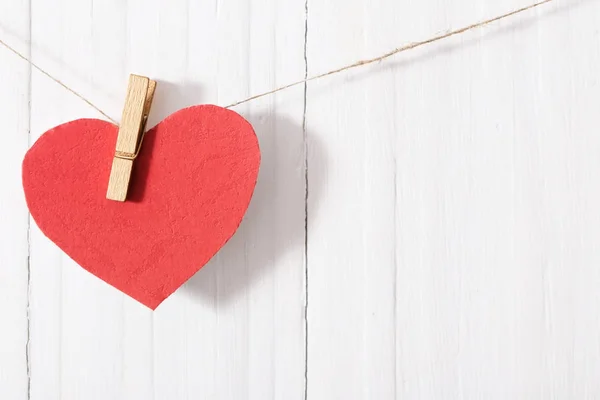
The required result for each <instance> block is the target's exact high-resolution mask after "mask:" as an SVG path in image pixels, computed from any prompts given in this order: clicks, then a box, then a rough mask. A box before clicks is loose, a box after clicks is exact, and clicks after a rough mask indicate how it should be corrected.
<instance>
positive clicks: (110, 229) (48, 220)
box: [23, 105, 260, 309]
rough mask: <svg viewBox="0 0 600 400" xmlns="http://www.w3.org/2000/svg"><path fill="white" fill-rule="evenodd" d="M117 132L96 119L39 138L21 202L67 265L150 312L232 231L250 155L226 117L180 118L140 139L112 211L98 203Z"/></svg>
mask: <svg viewBox="0 0 600 400" xmlns="http://www.w3.org/2000/svg"><path fill="white" fill-rule="evenodd" d="M117 133H118V128H117V127H116V126H115V125H113V124H110V123H108V122H105V121H101V120H97V119H81V120H77V121H73V122H69V123H66V124H64V125H60V126H57V127H56V128H53V129H51V130H49V131H48V132H46V133H44V134H43V135H42V136H41V137H40V139H39V140H38V141H37V142H36V143H35V144H34V145H33V146H32V147H31V149H30V150H29V151H28V152H27V154H26V155H25V159H24V160H23V187H24V190H25V197H26V199H27V205H28V206H29V210H30V212H31V215H32V216H33V218H34V219H35V221H36V223H37V224H38V226H39V228H40V229H41V230H42V232H43V233H44V234H45V235H46V236H47V237H48V238H50V239H51V240H52V241H53V242H54V243H56V244H57V245H58V246H59V247H60V248H61V249H62V250H63V251H64V252H65V253H67V254H68V255H69V256H70V257H71V258H72V259H73V260H75V261H76V262H77V263H78V264H79V265H81V266H82V267H83V268H85V269H86V270H88V271H89V272H91V273H92V274H94V275H96V276H97V277H99V278H101V279H102V280H104V281H105V282H107V283H109V284H110V285H112V286H114V287H115V288H117V289H119V290H120V291H122V292H124V293H126V294H128V295H129V296H131V297H133V298H134V299H136V300H138V301H139V302H141V303H143V304H145V305H146V306H148V307H150V308H151V309H155V308H156V307H157V306H158V305H159V304H160V303H161V302H162V301H163V300H164V299H166V298H167V297H168V296H169V295H170V294H172V293H173V292H174V291H175V290H177V288H179V287H180V286H181V285H182V284H183V283H184V282H185V281H187V280H188V279H189V278H190V277H191V276H192V275H194V273H196V272H197V271H198V270H199V269H200V268H201V267H202V266H204V265H205V264H206V263H207V262H208V261H209V260H210V259H211V258H212V257H213V256H214V255H215V253H216V252H217V251H218V250H219V249H220V248H221V247H222V246H223V245H224V244H225V243H226V242H227V241H228V240H229V238H231V236H232V235H233V234H234V232H235V231H236V229H237V228H238V226H239V224H240V222H241V220H242V218H243V216H244V213H245V212H246V209H247V208H248V204H249V203H250V198H251V197H252V193H253V191H254V187H255V185H256V179H257V175H258V169H259V164H260V150H259V148H258V141H257V138H256V135H255V134H254V131H253V129H252V126H251V125H250V124H249V123H248V122H247V121H246V120H245V119H244V118H242V117H241V116H239V115H238V114H236V113H235V112H233V111H230V110H226V109H224V108H221V107H217V106H210V105H203V106H194V107H190V108H186V109H183V110H180V111H178V112H176V113H175V114H173V115H171V116H169V117H168V118H166V119H165V120H164V121H162V122H161V123H160V124H158V125H157V126H156V127H155V128H153V129H151V130H150V131H148V132H147V133H146V136H145V138H144V142H143V146H142V149H141V152H140V154H139V156H138V158H137V159H136V161H135V166H134V170H133V174H132V178H131V184H130V188H129V195H128V201H126V202H124V203H121V202H115V201H111V200H107V199H106V189H107V185H108V178H109V174H110V169H111V163H112V159H113V156H114V153H115V143H116V139H117Z"/></svg>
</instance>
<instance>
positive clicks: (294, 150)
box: [183, 114, 325, 304]
mask: <svg viewBox="0 0 600 400" xmlns="http://www.w3.org/2000/svg"><path fill="white" fill-rule="evenodd" d="M242 115H243V114H242ZM244 117H245V118H246V119H248V120H249V121H250V123H251V124H252V126H253V127H254V129H255V131H256V134H257V136H258V139H259V143H260V148H261V157H262V160H261V166H260V172H259V175H258V182H257V184H256V189H255V191H254V196H253V197H252V201H251V202H250V206H249V208H248V211H247V213H246V215H245V217H244V219H243V221H242V224H241V225H240V228H239V229H238V231H237V232H236V234H235V235H234V236H233V237H232V238H231V240H229V242H228V243H227V244H226V245H225V246H224V247H223V248H222V249H221V250H220V251H219V252H218V253H217V254H216V255H215V257H213V259H212V260H211V261H210V262H209V263H208V264H207V265H206V266H204V267H203V268H202V269H201V270H200V271H198V272H197V273H196V274H195V275H194V276H193V277H192V278H191V279H190V280H189V281H188V282H187V283H186V284H185V285H184V286H183V288H184V290H185V291H186V292H187V293H189V294H191V295H192V296H194V297H195V298H198V299H201V300H202V301H208V302H210V303H212V304H223V303H226V304H227V303H229V302H231V301H232V300H235V299H237V298H239V297H240V296H244V295H248V293H249V292H250V291H251V290H253V289H257V288H259V287H261V286H263V285H266V288H263V289H264V290H271V291H274V290H276V288H277V287H280V288H281V289H285V290H292V288H296V287H297V289H298V295H300V293H301V292H302V290H303V287H304V274H305V266H304V262H305V243H306V232H307V228H308V226H310V223H311V221H312V220H313V219H314V218H315V215H313V214H316V211H317V210H316V207H314V206H316V205H318V199H319V197H320V192H321V190H320V189H321V188H320V187H319V186H318V185H317V184H316V183H315V184H313V185H310V186H309V187H308V192H307V190H306V189H307V188H306V184H307V182H306V170H305V153H306V152H305V140H308V143H309V148H308V156H309V158H310V160H315V161H316V160H318V163H319V166H320V167H323V166H324V165H323V162H324V160H325V157H324V156H323V154H322V152H321V149H320V147H319V146H318V142H317V140H316V138H315V137H313V136H309V135H308V134H307V135H305V134H304V132H303V128H302V126H301V124H297V123H294V122H292V121H290V120H289V119H287V118H285V117H279V116H277V115H257V116H255V115H244ZM313 171H314V170H313ZM313 171H310V172H309V173H317V172H316V171H314V172H313ZM316 181H319V182H322V180H315V179H312V182H316ZM307 193H308V196H310V204H311V210H310V211H311V212H310V213H309V214H308V218H307V214H306V200H307ZM313 210H314V211H313ZM263 289H257V290H263Z"/></svg>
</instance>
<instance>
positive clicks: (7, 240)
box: [0, 0, 31, 400]
mask: <svg viewBox="0 0 600 400" xmlns="http://www.w3.org/2000/svg"><path fill="white" fill-rule="evenodd" d="M0 15H1V16H2V17H0V36H2V38H3V39H5V40H6V41H10V42H11V43H13V44H14V46H15V48H17V49H18V50H19V51H22V52H23V53H24V54H27V53H28V51H29V50H28V48H29V46H28V44H27V41H28V39H29V22H30V20H29V16H30V14H29V5H28V2H27V1H21V0H17V1H11V2H10V3H7V2H0ZM30 73H31V70H30V68H29V66H28V64H27V63H25V62H23V61H22V60H19V59H17V58H15V57H14V56H13V55H12V53H10V52H8V51H7V50H6V49H4V48H1V49H0V121H1V123H2V129H1V133H0V140H1V141H2V142H1V143H0V398H1V399H14V400H25V399H27V394H28V356H29V354H28V350H27V345H28V340H29V332H28V300H27V295H28V285H27V282H28V275H29V273H28V250H29V249H28V247H29V245H28V230H29V219H28V215H27V207H26V206H25V203H24V197H23V195H22V190H21V183H20V181H21V173H20V170H21V168H20V166H21V160H22V158H23V155H24V154H25V151H26V150H27V147H28V142H29V121H30V119H29V116H30V114H29V89H30V84H29V82H30V81H29V79H30V76H31V75H30Z"/></svg>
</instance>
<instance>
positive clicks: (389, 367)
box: [0, 0, 600, 400]
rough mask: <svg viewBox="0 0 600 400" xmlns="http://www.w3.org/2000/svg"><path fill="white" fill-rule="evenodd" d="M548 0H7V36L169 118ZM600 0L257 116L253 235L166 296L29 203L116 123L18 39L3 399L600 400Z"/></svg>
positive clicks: (294, 92) (0, 288) (288, 94)
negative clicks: (44, 137)
mask: <svg viewBox="0 0 600 400" xmlns="http://www.w3.org/2000/svg"><path fill="white" fill-rule="evenodd" d="M531 3H532V0H505V1H501V2H499V1H493V0H486V1H482V0H419V1H409V0H368V1H367V0H308V2H307V3H306V2H305V0H228V1H225V0H214V1H204V0H202V1H200V0H170V1H160V0H128V1H124V0H109V1H94V0H0V39H2V40H4V41H6V42H8V43H10V44H11V45H12V46H14V47H15V48H17V49H18V50H19V51H21V52H23V53H24V54H26V55H28V56H30V57H32V59H33V60H34V62H35V63H37V64H38V65H40V66H41V67H43V68H44V69H46V70H47V71H48V72H49V73H51V74H52V75H53V76H55V77H57V78H59V79H61V80H62V81H63V82H64V83H65V84H67V85H68V86H70V87H72V88H74V89H75V90H77V91H78V92H80V93H81V94H83V95H84V96H85V97H86V98H88V99H90V100H91V101H92V102H93V103H94V104H96V105H98V106H99V107H100V108H102V109H103V110H105V111H106V112H108V113H109V115H111V116H112V117H113V118H115V119H118V118H119V116H120V113H121V107H122V105H123V99H124V94H125V90H126V82H127V76H128V74H129V73H139V74H144V75H147V76H151V77H153V78H155V79H157V80H158V81H159V87H158V92H157V94H156V97H155V101H154V106H153V111H152V118H151V119H152V120H151V121H150V122H151V124H154V123H156V122H158V121H160V120H161V119H162V118H164V117H165V116H167V115H169V114H170V113H172V112H173V111H175V110H177V109H179V108H182V107H184V106H187V105H192V104H199V103H214V104H219V105H226V104H230V103H232V102H235V101H237V100H240V99H243V98H245V97H247V96H248V95H252V94H256V93H259V92H262V91H266V90H269V89H272V88H274V87H276V86H280V85H284V84H287V83H289V82H291V81H295V80H298V79H301V78H303V77H304V76H305V73H307V72H308V74H309V75H313V74H317V73H321V72H325V71H327V70H329V69H332V68H335V67H338V66H341V65H343V64H346V63H351V62H354V61H356V60H359V59H363V58H368V57H372V56H377V55H379V54H380V53H383V52H385V51H388V50H390V49H392V48H394V47H397V46H399V45H402V44H406V43H408V42H411V41H417V40H421V39H426V38H428V37H430V36H432V35H435V34H439V33H441V32H445V31H448V30H451V29H456V28H459V27H461V26H463V25H468V24H471V23H473V22H475V21H478V20H482V19H486V18H489V17H493V16H495V15H497V14H502V13H504V12H506V11H509V10H512V9H515V8H520V7H523V6H526V5H528V4H531ZM599 26H600V1H597V0H555V1H554V3H553V4H551V5H549V6H545V7H543V8H540V9H539V10H536V11H533V12H529V13H526V14H525V15H522V16H518V17H515V18H512V19H511V20H508V21H504V22H501V23H497V24H494V25H492V26H490V27H487V28H485V29H480V30H477V31H474V32H471V33H467V34H464V35H462V36H459V37H455V38H453V39H450V40H446V41H444V42H441V43H437V44H432V45H430V46H428V47H425V48H422V49H418V50H415V51H411V52H409V53H404V54H402V55H400V56H398V57H395V58H393V59H390V60H387V61H385V62H382V63H378V64H376V65H373V66H371V67H366V68H362V69H358V70H355V71H353V72H348V73H343V74H340V75H338V76H336V77H331V78H327V79H323V80H320V81H315V82H311V83H309V84H308V85H307V87H306V88H305V87H303V86H302V85H301V86H298V87H296V88H293V89H290V90H287V91H285V92H281V93H279V94H277V95H274V96H270V97H267V98H264V99H261V100H257V101H254V102H251V103H247V104H245V105H242V106H238V107H236V111H238V112H239V113H241V114H242V115H244V116H245V117H246V118H247V119H249V120H250V121H251V122H252V124H253V125H254V127H255V129H256V131H257V133H258V135H259V140H260V144H261V149H262V152H263V164H262V168H261V172H260V176H259V182H258V185H257V189H256V193H255V196H254V198H253V201H252V204H251V206H250V209H249V211H248V214H247V216H246V218H245V220H244V222H243V224H242V227H241V228H240V230H239V231H238V233H237V234H236V235H235V236H234V238H233V239H232V240H231V241H230V242H229V243H228V244H227V246H226V247H225V248H224V249H223V250H222V251H221V252H220V253H219V254H218V255H217V256H216V257H215V258H214V259H213V260H212V261H211V262H210V264H209V265H207V266H206V267H205V268H204V269H202V270H201V271H200V272H199V273H198V274H197V275H196V276H194V277H193V278H192V279H191V280H190V281H189V282H188V283H187V284H186V285H184V286H183V287H182V288H181V289H180V290H179V291H177V292H176V293H175V294H174V295H173V296H172V297H171V298H169V299H168V300H167V301H166V302H165V303H163V304H162V305H161V306H160V307H159V309H158V310H157V311H155V312H152V311H149V310H148V309H146V308H145V307H143V306H141V305H139V304H138V303H136V302H135V301H133V300H131V299H130V298H128V297H127V296H125V295H122V294H120V293H119V292H118V291H116V290H115V289H113V288H111V287H109V286H108V285H106V284H104V283H103V282H101V281H100V280H99V279H97V278H95V277H93V276H91V275H90V274H88V273H87V272H85V271H84V270H83V269H81V268H79V267H78V266H77V265H76V264H75V263H74V262H73V261H71V260H70V259H69V258H68V257H67V256H66V255H64V254H63V253H62V252H61V251H60V250H59V249H58V248H57V247H56V246H55V245H54V244H52V243H51V242H50V241H49V240H47V239H46V238H45V237H44V236H43V235H42V234H41V233H40V231H39V230H38V229H37V227H36V226H35V223H34V222H33V221H32V220H31V219H30V218H29V216H28V213H27V209H26V206H25V202H24V196H23V194H22V190H21V178H20V174H21V172H20V164H21V160H22V158H23V155H24V154H25V151H26V150H27V148H28V146H29V145H31V144H32V143H33V142H34V141H35V140H36V139H37V138H38V137H39V135H41V134H42V133H43V132H45V131H46V130H47V129H49V128H51V127H53V126H55V125H57V124H60V123H62V122H66V121H68V120H72V119H76V118H80V117H99V115H98V113H97V112H95V111H94V110H93V109H92V108H90V107H88V106H87V105H85V104H84V103H83V102H82V101H81V100H79V99H77V98H76V97H74V96H73V95H72V94H70V93H68V92H66V91H65V90H64V89H63V88H61V87H60V86H59V85H57V84H56V83H53V82H52V81H50V80H48V79H47V78H46V77H44V76H43V75H42V74H40V73H39V72H37V71H36V70H32V69H31V67H30V66H29V65H28V64H27V63H26V62H24V61H22V60H19V59H18V58H16V57H15V56H14V55H12V54H11V53H10V52H8V51H7V50H6V49H4V48H1V47H0V124H1V131H0V139H1V140H2V143H1V144H0V399H2V400H24V399H33V400H74V399H85V400H95V399H98V400H107V399H123V400H138V399H139V400H149V399H151V400H163V399H164V400H167V399H170V400H178V399H211V400H212V399H216V400H221V399H223V400H225V399H228V400H229V399H231V400H243V399H248V400H268V399H282V400H330V399H341V400H354V399H360V400H366V399H373V400H389V399H434V400H436V399H486V400H487V399H502V400H504V399H525V400H530V399H560V400H562V399H577V400H579V399H599V398H600V111H599V110H600V31H599V28H598V27H599Z"/></svg>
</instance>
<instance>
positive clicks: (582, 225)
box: [307, 0, 600, 399]
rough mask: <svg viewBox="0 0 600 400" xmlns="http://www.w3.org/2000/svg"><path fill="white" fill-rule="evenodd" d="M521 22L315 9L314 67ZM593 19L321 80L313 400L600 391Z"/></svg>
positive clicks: (312, 113) (313, 123) (317, 85)
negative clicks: (472, 27)
mask: <svg viewBox="0 0 600 400" xmlns="http://www.w3.org/2000/svg"><path fill="white" fill-rule="evenodd" d="M522 6H523V3H522V2H518V1H509V2H501V3H499V2H496V3H493V2H486V3H485V4H482V3H481V2H473V1H467V0H463V1H459V2H448V1H425V2H418V4H417V3H415V2H411V3H405V4H402V2H396V4H391V2H387V1H386V2H381V3H379V4H378V3H377V2H375V3H369V6H368V7H364V3H363V2H359V1H339V2H338V1H330V2H316V1H315V2H310V3H309V27H310V30H309V36H308V50H309V51H308V65H309V70H310V72H311V73H318V72H323V71H325V70H327V69H329V67H330V66H332V65H339V64H343V63H345V62H351V61H355V60H357V59H361V58H367V57H370V56H375V55H377V54H378V53H379V51H380V50H381V47H384V48H386V49H391V48H394V47H397V45H398V41H400V42H405V43H406V42H411V41H417V40H421V39H425V38H427V37H429V36H432V35H435V34H438V33H439V32H444V31H448V30H450V29H453V28H458V27H460V26H462V25H465V24H468V23H470V22H472V21H476V20H479V19H485V18H487V17H490V16H493V15H497V14H500V13H503V12H506V11H507V10H509V9H511V8H518V7H522ZM598 7H599V5H598V4H594V3H593V2H581V3H578V4H569V5H566V4H561V5H559V4H557V5H556V6H555V7H548V8H546V9H545V10H544V11H541V10H540V11H538V12H534V13H530V14H529V15H528V16H526V17H518V18H516V19H515V20H513V21H511V22H505V23H501V24H496V25H494V26H493V27H490V28H487V29H484V30H481V31H477V32H474V33H471V34H468V35H465V36H463V37H459V38H455V39H452V40H450V41H446V42H445V43H443V44H439V45H432V46H429V47H428V48H427V49H422V50H418V51H415V52H412V53H410V54H405V55H403V56H400V57H397V58H396V59H395V60H392V61H391V62H384V63H381V64H380V65H378V66H376V67H374V68H366V69H363V70H361V71H357V72H355V73H349V74H346V75H345V76H343V77H339V78H337V79H336V78H333V79H330V80H328V81H322V82H314V83H311V84H309V90H308V99H307V105H308V109H307V128H308V131H309V132H311V131H312V132H316V135H315V137H313V138H311V140H310V141H309V150H310V149H311V148H312V147H311V144H312V145H313V146H314V147H317V146H320V147H321V148H322V150H321V151H320V152H317V151H313V152H312V154H311V152H310V151H309V164H308V177H309V193H312V192H313V191H315V190H316V191H317V193H318V191H319V190H320V188H322V187H325V188H326V189H323V190H325V191H326V193H327V195H326V196H325V197H324V199H322V198H320V197H319V196H318V195H317V196H315V197H314V198H311V196H310V195H309V206H308V215H309V221H310V218H311V215H312V218H315V219H316V221H315V222H312V225H311V224H310V223H309V236H308V262H309V279H308V288H309V294H308V299H309V301H308V304H309V309H308V326H309V335H308V339H309V354H308V394H309V396H308V397H309V398H313V399H330V398H352V399H371V398H377V399H396V398H418V399H430V398H448V399H461V398H485V399H506V398H532V399H544V398H595V397H598V396H599V395H600V385H599V384H598V383H597V379H594V378H592V375H595V374H597V371H598V368H600V363H599V362H598V360H599V359H600V358H599V357H598V356H599V351H600V349H599V347H598V341H597V339H592V338H593V337H596V338H597V337H598V331H599V329H600V323H599V322H600V320H599V319H598V316H597V315H598V314H597V312H596V310H597V309H598V308H599V305H600V296H599V295H598V291H597V284H598V277H599V273H598V268H597V267H596V266H597V264H598V251H597V248H596V247H595V246H594V245H593V243H597V242H598V240H599V238H600V231H599V228H598V227H599V225H598V215H599V213H598V209H597V207H596V206H595V205H596V204H598V203H599V201H600V198H599V197H600V191H599V190H598V185H597V182H598V181H599V176H598V173H599V172H598V171H600V169H599V168H598V162H599V161H598V160H599V158H598V154H599V153H598V149H599V146H600V137H599V136H598V135H597V132H598V123H599V122H600V121H599V120H598V117H597V116H598V113H597V111H595V110H596V109H597V105H598V104H599V103H600V98H599V97H600V92H598V90H597V84H596V83H597V81H598V79H597V71H598V67H599V64H598V58H599V56H600V53H599V49H600V46H598V37H597V35H596V34H594V33H593V32H594V30H595V29H596V28H594V27H597V24H598V16H599V15H600V14H599V13H598V11H600V9H599V8H598ZM440 10H444V11H443V12H440ZM575 21H577V22H575ZM338 63H339V64H338ZM594 288H596V289H594ZM390 358H391V359H390Z"/></svg>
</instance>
